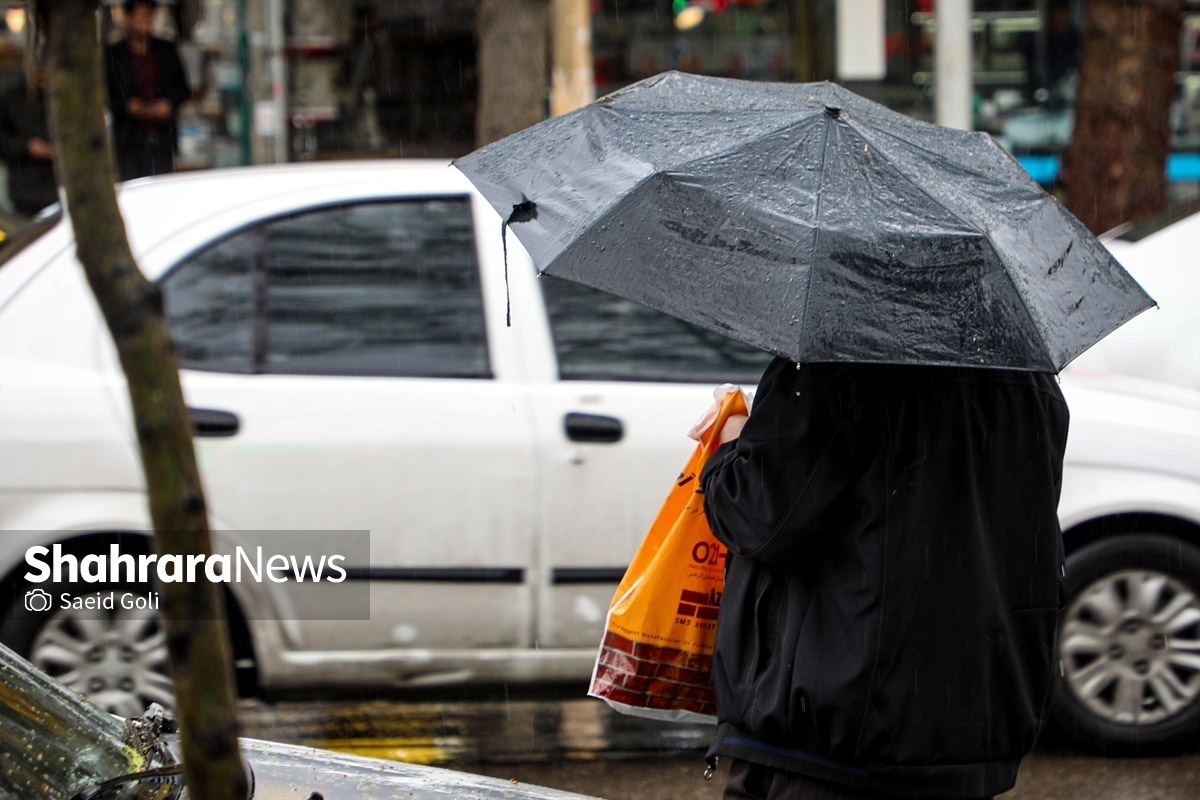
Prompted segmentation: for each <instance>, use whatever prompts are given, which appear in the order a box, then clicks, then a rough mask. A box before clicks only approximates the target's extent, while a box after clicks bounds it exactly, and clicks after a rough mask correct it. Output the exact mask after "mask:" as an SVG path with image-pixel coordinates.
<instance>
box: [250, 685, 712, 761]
mask: <svg viewBox="0 0 1200 800" xmlns="http://www.w3.org/2000/svg"><path fill="white" fill-rule="evenodd" d="M239 714H240V717H241V723H242V735H244V736H248V737H251V738H256V739H269V740H272V741H279V742H287V743H291V744H303V745H308V746H310V747H321V748H327V749H330V750H337V751H340V752H343V753H353V754H355V755H363V756H371V757H374V758H386V759H393V760H399V761H407V762H409V763H414V764H435V765H446V764H466V763H482V762H516V761H523V762H529V761H551V760H555V761H557V760H583V759H595V758H601V757H603V758H620V757H626V756H645V755H653V754H656V753H659V754H661V753H667V752H681V751H695V750H701V751H702V750H703V749H704V748H705V747H707V746H708V742H709V740H710V739H711V737H712V733H713V728H712V727H711V726H708V725H699V724H679V723H657V722H654V721H651V720H642V719H637V718H634V717H627V716H623V715H620V714H617V713H616V712H614V711H612V710H611V709H609V708H608V706H606V705H605V704H604V703H602V702H600V701H599V700H592V699H586V698H583V699H578V700H511V701H499V702H480V701H454V702H440V701H438V702H400V701H393V700H361V701H349V702H345V701H304V702H297V701H286V702H263V701H258V700H249V701H243V703H242V704H241V706H240V709H239Z"/></svg>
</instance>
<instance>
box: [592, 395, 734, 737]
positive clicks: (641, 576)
mask: <svg viewBox="0 0 1200 800" xmlns="http://www.w3.org/2000/svg"><path fill="white" fill-rule="evenodd" d="M716 394H717V403H716V404H714V407H713V408H712V409H710V411H709V412H708V414H706V415H705V418H704V419H703V420H701V422H700V423H698V424H697V426H696V428H694V429H693V431H692V434H691V435H692V436H693V437H694V438H696V439H698V440H699V444H698V445H697V446H696V449H695V451H694V452H693V453H692V455H691V458H689V459H688V461H687V463H686V464H685V465H684V467H683V471H682V472H681V473H680V475H679V478H678V479H677V480H676V482H675V485H674V486H672V487H671V490H670V493H669V494H668V495H667V499H666V501H664V502H663V504H662V507H661V508H660V509H659V512H658V515H657V516H656V517H655V518H654V522H653V523H651V525H650V530H649V531H648V532H647V534H646V537H645V538H644V539H643V540H642V543H641V545H640V546H639V547H638V550H637V552H636V553H635V554H634V556H633V561H632V562H631V563H630V565H629V568H628V569H627V570H626V572H625V577H624V578H623V579H622V580H621V583H620V585H619V586H618V587H617V591H616V594H615V595H614V596H613V600H612V603H611V604H610V606H609V611H608V620H607V623H606V624H605V630H604V639H603V641H602V642H601V643H600V653H599V655H598V656H597V658H596V666H595V669H594V670H593V672H592V682H591V686H590V688H589V690H588V694H589V695H590V696H592V697H598V698H600V699H601V700H604V701H605V702H606V703H608V704H609V705H610V706H612V707H613V708H614V709H616V710H617V711H619V712H621V713H623V714H629V715H632V716H639V717H649V718H652V719H663V720H671V721H676V722H684V721H688V722H697V721H699V722H716V713H717V712H716V701H715V698H714V696H713V689H712V654H713V643H714V642H715V640H716V631H717V607H718V606H719V605H720V602H721V592H722V589H723V587H724V578H725V555H726V551H725V546H724V545H722V544H721V543H720V542H719V541H717V539H716V538H715V537H714V536H713V535H712V532H711V530H710V529H709V526H708V519H707V518H706V517H705V514H704V495H703V494H702V493H701V491H700V487H699V483H700V480H699V478H700V470H701V469H703V467H704V462H705V461H707V460H708V457H709V456H710V455H711V454H712V452H713V451H714V450H716V448H717V446H718V443H719V440H718V436H719V434H720V432H721V428H722V427H723V426H724V424H725V420H726V419H728V418H729V417H730V416H733V415H736V414H745V413H747V407H746V398H745V395H744V394H743V392H742V390H741V389H739V388H737V387H732V386H722V387H720V388H719V389H718V390H717V392H716Z"/></svg>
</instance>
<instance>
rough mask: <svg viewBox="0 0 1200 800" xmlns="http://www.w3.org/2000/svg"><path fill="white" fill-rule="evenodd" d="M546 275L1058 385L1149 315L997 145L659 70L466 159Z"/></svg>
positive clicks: (784, 337) (802, 96) (676, 311)
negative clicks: (1110, 338)
mask: <svg viewBox="0 0 1200 800" xmlns="http://www.w3.org/2000/svg"><path fill="white" fill-rule="evenodd" d="M455 164H456V166H458V168H459V169H461V170H462V171H463V172H464V173H465V174H466V175H467V177H468V178H470V179H471V181H472V182H474V184H475V185H476V186H477V187H478V188H479V190H480V191H481V192H482V193H483V195H484V196H485V197H486V198H487V199H488V201H489V202H490V203H491V204H492V206H494V207H495V208H496V210H497V211H499V212H500V215H501V217H502V218H504V219H505V220H506V221H508V222H509V224H510V225H511V227H512V229H513V231H514V232H515V233H516V235H517V237H518V238H519V239H520V240H521V243H522V244H524V245H525V248H526V249H527V250H528V251H529V253H530V255H531V256H532V258H533V260H534V263H535V264H536V266H537V267H538V269H539V270H540V271H542V272H544V273H546V274H549V275H556V276H559V277H563V278H567V279H570V280H574V281H578V282H579V283H584V284H587V285H589V286H592V287H595V288H597V289H602V290H605V291H608V292H611V293H613V294H617V295H620V296H622V297H626V298H628V299H630V300H634V301H637V302H639V303H643V304H645V305H647V306H651V307H652V308H656V309H659V310H661V311H664V312H666V313H668V314H671V315H673V316H676V317H679V318H681V319H684V320H687V321H689V322H693V323H696V324H699V325H701V326H703V327H706V328H709V329H711V330H714V331H718V332H720V333H724V334H726V335H728V336H730V337H732V338H734V339H738V340H741V341H743V342H746V343H748V344H752V345H755V346H757V347H760V348H762V349H764V350H767V351H770V352H772V353H775V354H777V355H782V356H786V357H788V358H792V359H795V360H796V361H798V362H806V361H807V362H814V361H861V362H880V363H913V364H946V365H950V364H958V365H968V366H995V367H1012V368H1017V369H1027V370H1036V371H1042V372H1057V371H1059V370H1060V369H1061V368H1062V367H1063V366H1065V365H1066V364H1067V362H1069V361H1070V360H1071V359H1073V358H1074V357H1075V356H1077V355H1079V354H1080V353H1081V352H1083V351H1084V350H1085V349H1087V348H1088V347H1089V346H1091V345H1092V344H1093V343H1095V342H1096V341H1097V340H1099V339H1100V338H1102V337H1103V336H1104V335H1105V334H1107V333H1108V332H1110V331H1112V330H1113V329H1114V328H1116V327H1117V326H1119V325H1121V324H1122V323H1123V322H1125V321H1127V320H1129V319H1130V318H1132V317H1133V316H1134V315H1136V314H1137V313H1139V312H1140V311H1142V310H1144V309H1146V308H1148V307H1149V306H1151V305H1153V301H1152V300H1151V299H1150V298H1149V297H1148V296H1147V295H1146V294H1145V292H1143V291H1142V290H1141V288H1140V287H1139V286H1138V285H1137V283H1136V282H1134V280H1133V279H1132V278H1131V277H1130V276H1129V275H1128V274H1127V273H1126V272H1125V271H1124V270H1123V269H1122V268H1121V267H1120V265H1119V264H1117V262H1116V261H1114V260H1113V258H1112V256H1111V255H1109V253H1108V251H1107V250H1106V249H1105V248H1104V246H1103V245H1101V244H1100V243H1099V242H1098V241H1097V240H1096V238H1095V237H1094V236H1092V234H1091V233H1090V232H1088V230H1087V229H1086V228H1085V227H1084V226H1083V225H1082V224H1081V223H1080V222H1079V221H1078V220H1076V219H1075V218H1074V217H1073V216H1071V214H1070V213H1068V212H1067V211H1066V210H1065V209H1063V208H1062V207H1061V206H1060V205H1059V204H1058V202H1057V201H1056V200H1054V199H1053V198H1052V197H1050V196H1049V195H1047V194H1046V193H1045V192H1044V191H1043V190H1042V189H1041V188H1040V187H1039V186H1038V185H1037V184H1036V183H1034V182H1033V181H1032V180H1031V179H1030V178H1029V176H1028V175H1027V174H1026V173H1025V171H1024V170H1023V169H1022V168H1021V166H1020V165H1019V164H1017V162H1016V161H1015V160H1014V159H1013V158H1012V157H1011V156H1010V155H1009V154H1008V153H1006V152H1005V151H1004V150H1002V149H1001V148H1000V147H999V146H998V145H997V144H996V143H995V142H994V141H993V140H992V138H991V137H990V136H988V135H987V134H983V133H965V132H962V131H956V130H951V129H948V128H941V127H938V126H935V125H930V124H928V123H924V122H920V121H917V120H914V119H912V118H910V117H906V116H904V115H902V114H898V113H896V112H894V111H891V110H889V109H887V108H885V107H883V106H881V105H879V104H877V103H873V102H871V101H868V100H866V99H864V98H862V97H859V96H858V95H855V94H853V93H852V92H849V91H847V90H845V89H843V88H841V87H839V86H837V85H834V84H830V83H816V84H780V83H759V82H749V81H736V80H728V79H721V78H704V77H698V76H693V75H685V74H682V73H676V72H669V73H665V74H663V75H659V76H656V77H654V78H649V79H647V80H644V81H641V82H640V83H636V84H633V85H632V86H630V87H628V88H626V89H624V90H621V91H618V92H615V93H613V94H611V95H608V96H607V97H604V98H601V99H600V100H598V101H596V102H595V103H592V104H591V105H588V106H586V107H584V108H581V109H579V110H577V111H574V112H572V113H570V114H566V115H563V116H561V117H556V118H554V119H550V120H547V121H545V122H542V123H540V124H538V125H534V126H533V127H531V128H528V129H526V130H524V131H521V132H520V133H517V134H514V135H512V136H509V137H508V138H506V139H503V140H501V141H499V142H496V143H494V144H491V145H488V146H486V147H484V148H481V149H480V150H477V151H475V152H474V153H472V154H470V155H468V156H466V157H465V158H462V159H459V160H457V161H456V162H455Z"/></svg>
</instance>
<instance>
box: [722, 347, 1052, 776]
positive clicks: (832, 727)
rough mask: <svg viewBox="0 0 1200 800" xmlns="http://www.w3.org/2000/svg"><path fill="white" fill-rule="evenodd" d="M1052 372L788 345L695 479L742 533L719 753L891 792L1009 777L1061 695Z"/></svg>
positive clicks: (725, 532)
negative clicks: (844, 359)
mask: <svg viewBox="0 0 1200 800" xmlns="http://www.w3.org/2000/svg"><path fill="white" fill-rule="evenodd" d="M1067 419H1068V417H1067V408H1066V404H1065V402H1064V400H1063V398H1062V394H1061V393H1060V391H1059V389H1058V385H1057V382H1056V379H1055V378H1054V377H1053V376H1050V375H1040V374H1033V373H1023V372H1013V371H1005V370H989V369H959V368H949V367H916V366H903V367H893V366H882V365H833V364H810V365H804V366H803V367H802V368H797V366H796V365H795V364H794V363H790V362H788V361H785V360H782V359H776V360H775V361H774V362H773V363H772V364H771V366H770V367H768V369H767V371H766V373H765V374H764V376H763V380H762V383H761V384H760V387H759V391H758V394H757V396H756V399H755V403H754V409H753V412H752V413H751V415H750V419H749V421H748V422H747V423H746V425H745V428H744V429H743V430H742V434H741V436H740V438H739V439H737V440H735V441H733V442H729V443H727V444H724V445H722V446H721V447H720V448H719V449H718V450H717V451H716V452H715V453H714V455H713V457H712V458H711V459H710V460H709V462H708V464H707V465H706V467H705V469H704V472H703V473H702V476H701V485H702V487H703V489H704V492H705V498H706V509H707V513H708V516H709V520H710V523H711V525H712V528H713V531H714V533H715V534H716V535H717V537H718V538H720V539H721V540H722V541H723V542H724V543H725V544H726V545H727V546H728V547H729V549H730V550H731V551H732V553H733V554H734V555H731V557H730V560H729V563H728V568H727V576H726V584H725V593H724V596H723V599H722V603H721V610H720V620H719V622H718V625H717V644H716V652H715V662H714V680H715V683H716V691H717V709H718V716H719V721H720V724H719V727H718V730H717V735H716V739H715V741H714V744H713V746H712V749H711V752H710V754H714V755H715V754H720V755H726V756H731V757H734V758H739V759H744V760H746V761H749V762H753V763H756V764H763V765H766V766H768V767H774V768H778V769H783V770H787V771H791V772H796V773H801V774H805V775H808V776H810V777H814V778H818V779H823V780H827V781H832V782H835V783H839V784H842V785H845V786H850V787H857V788H861V789H866V790H872V791H880V792H884V793H888V794H895V795H897V796H905V795H908V796H918V795H919V796H921V797H960V798H961V797H985V796H990V795H993V794H999V793H1001V792H1004V791H1006V790H1008V789H1009V788H1011V787H1012V785H1013V783H1014V781H1015V778H1016V773H1017V767H1018V765H1019V762H1020V760H1021V758H1022V757H1023V756H1024V755H1026V754H1027V753H1029V751H1030V750H1031V749H1032V747H1033V744H1034V739H1035V738H1036V736H1037V734H1038V732H1039V730H1040V728H1041V726H1042V724H1043V722H1044V719H1045V716H1046V713H1047V710H1048V705H1047V703H1048V698H1049V695H1050V689H1051V681H1052V675H1053V671H1054V669H1055V668H1056V667H1055V659H1054V654H1053V651H1054V641H1055V629H1056V622H1057V616H1058V611H1059V606H1060V603H1061V601H1062V598H1063V586H1062V576H1063V572H1062V570H1063V548H1062V541H1061V534H1060V529H1059V524H1058V519H1057V515H1056V509H1057V505H1058V496H1059V489H1060V482H1061V476H1062V459H1063V450H1064V447H1065V443H1066V435H1067Z"/></svg>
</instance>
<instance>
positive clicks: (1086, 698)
mask: <svg viewBox="0 0 1200 800" xmlns="http://www.w3.org/2000/svg"><path fill="white" fill-rule="evenodd" d="M1059 646H1060V653H1061V656H1062V663H1063V673H1064V677H1065V679H1066V682H1067V685H1068V686H1069V688H1070V691H1071V692H1072V694H1074V696H1075V697H1076V699H1077V700H1079V702H1081V703H1082V704H1083V705H1084V706H1085V707H1086V708H1087V709H1088V710H1089V711H1091V712H1092V713H1094V714H1096V715H1098V716H1100V717H1102V718H1103V719H1105V720H1107V721H1108V722H1112V723H1117V724H1121V725H1138V726H1141V725H1153V724H1155V723H1160V722H1164V721H1166V720H1168V719H1170V718H1172V717H1175V716H1176V715H1178V714H1180V713H1182V712H1183V711H1184V710H1186V709H1187V708H1189V707H1191V706H1192V705H1193V704H1194V703H1195V702H1196V701H1197V699H1200V598H1197V595H1196V593H1195V592H1193V591H1192V590H1191V589H1190V588H1189V587H1188V586H1187V585H1186V584H1184V583H1183V582H1182V581H1180V580H1178V579H1176V578H1174V577H1172V576H1169V575H1166V574H1164V573H1161V572H1157V571H1153V570H1121V571H1118V572H1114V573H1111V574H1109V575H1106V576H1104V577H1103V578H1101V579H1099V580H1097V581H1096V582H1094V583H1092V584H1091V585H1090V586H1088V587H1087V588H1086V589H1085V590H1084V591H1083V592H1081V593H1080V594H1079V595H1078V596H1077V597H1076V599H1075V600H1074V602H1072V603H1071V605H1070V606H1069V607H1068V609H1067V614H1066V616H1065V618H1064V620H1063V625H1062V630H1061V632H1060V634H1059Z"/></svg>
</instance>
